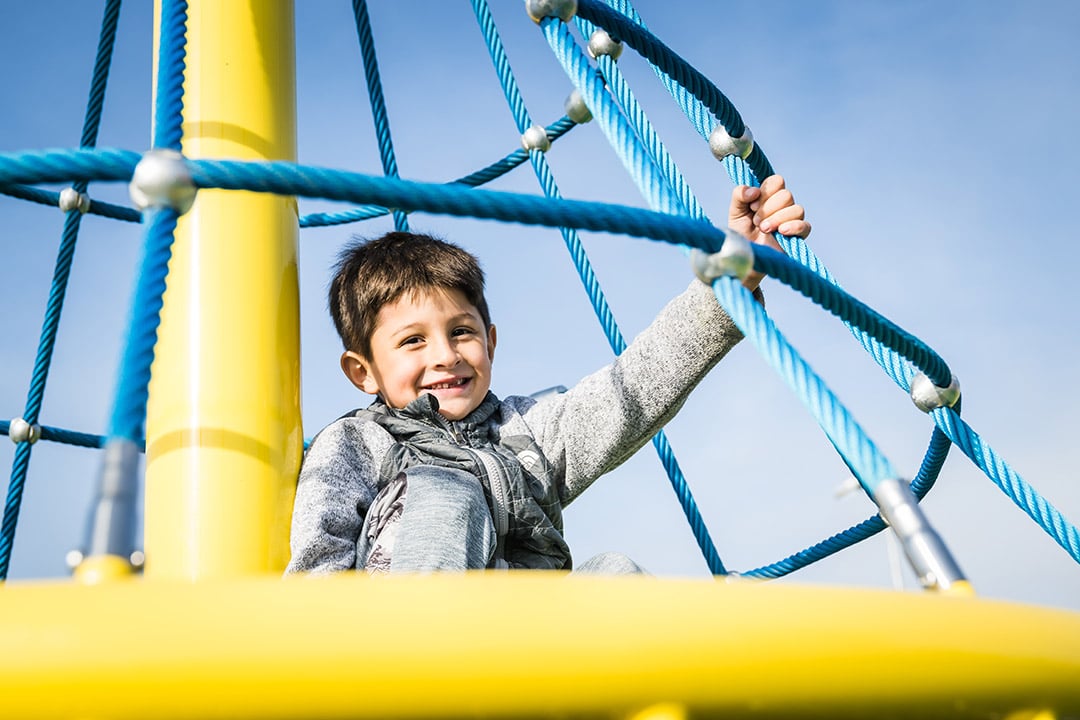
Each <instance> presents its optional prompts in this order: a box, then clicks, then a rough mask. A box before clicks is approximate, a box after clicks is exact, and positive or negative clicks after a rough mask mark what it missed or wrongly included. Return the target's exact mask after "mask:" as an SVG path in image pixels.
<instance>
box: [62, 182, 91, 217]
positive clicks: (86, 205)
mask: <svg viewBox="0 0 1080 720" xmlns="http://www.w3.org/2000/svg"><path fill="white" fill-rule="evenodd" d="M58 205H59V206H60V209H61V210H63V211H64V212H66V213H68V212H71V211H72V210H78V211H79V212H81V213H82V214H83V215H85V214H86V213H88V212H90V196H89V195H87V194H86V193H81V192H77V191H76V190H75V188H70V187H69V188H64V189H63V190H61V191H60V202H59V203H58Z"/></svg>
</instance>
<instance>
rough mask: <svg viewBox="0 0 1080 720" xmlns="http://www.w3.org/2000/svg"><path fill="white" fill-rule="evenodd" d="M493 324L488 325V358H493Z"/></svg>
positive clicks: (494, 338)
mask: <svg viewBox="0 0 1080 720" xmlns="http://www.w3.org/2000/svg"><path fill="white" fill-rule="evenodd" d="M495 340H496V336H495V326H494V325H489V326H488V360H494V359H495Z"/></svg>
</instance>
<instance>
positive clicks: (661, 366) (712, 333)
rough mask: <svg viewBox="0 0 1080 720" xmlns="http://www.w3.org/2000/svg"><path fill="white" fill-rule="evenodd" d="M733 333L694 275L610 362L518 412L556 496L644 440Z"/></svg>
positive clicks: (582, 484) (573, 493)
mask: <svg viewBox="0 0 1080 720" xmlns="http://www.w3.org/2000/svg"><path fill="white" fill-rule="evenodd" d="M741 339H742V333H741V332H740V331H739V329H738V328H737V327H736V326H735V323H734V322H733V321H732V319H731V318H730V317H729V316H728V314H727V313H726V312H724V310H723V308H721V307H720V305H719V303H718V302H717V301H716V297H715V295H713V292H712V289H711V288H710V287H708V286H707V285H705V284H704V283H702V282H700V281H698V280H694V281H692V282H691V284H690V287H689V288H687V289H686V291H685V292H683V293H682V294H681V295H678V296H677V297H675V298H674V299H673V300H672V301H671V302H669V303H668V304H667V306H665V307H664V309H663V310H661V311H660V313H659V314H658V315H657V316H656V319H654V320H653V322H652V324H650V325H649V327H648V328H646V329H645V330H644V331H643V332H642V333H641V334H640V335H639V336H638V337H637V338H635V339H634V341H633V342H632V343H631V344H630V345H629V346H628V347H627V348H626V350H625V351H624V352H623V353H622V354H621V355H620V356H619V357H617V358H616V359H615V360H614V362H612V363H611V364H610V365H608V366H606V367H604V368H601V369H600V370H599V371H597V372H595V373H593V374H591V375H589V376H587V377H585V378H584V379H582V380H581V382H579V383H578V384H577V385H575V386H574V387H573V388H572V389H571V390H568V391H567V392H566V393H563V394H561V395H557V396H553V397H550V398H545V399H544V400H543V401H541V402H538V403H536V404H535V405H533V406H532V407H530V408H529V409H528V410H527V411H526V413H525V416H524V418H523V419H524V420H525V422H526V423H527V424H528V425H529V427H530V428H531V430H532V432H533V434H534V436H535V437H536V439H537V443H538V445H539V446H540V448H541V449H542V450H543V452H544V454H545V457H547V459H548V461H549V462H551V463H552V466H553V469H554V471H555V473H556V477H560V476H561V477H563V478H564V483H565V485H564V488H563V493H564V497H563V503H564V504H566V503H569V502H570V501H571V500H573V499H574V498H575V497H577V496H578V495H580V494H581V492H582V491H584V490H585V488H587V487H588V486H589V485H591V484H592V482H593V481H594V480H596V478H598V477H600V476H601V475H603V474H604V473H606V472H609V471H610V470H613V469H614V468H616V467H617V466H619V465H620V464H621V463H623V462H624V461H626V460H627V459H628V458H629V457H630V456H631V455H633V454H634V453H635V452H637V451H638V450H639V449H640V448H641V446H642V445H644V444H645V443H646V442H648V440H649V439H650V438H651V437H652V436H653V435H655V434H656V433H657V432H658V431H659V430H660V429H661V428H662V427H663V426H664V425H665V424H666V423H667V422H668V421H669V420H671V418H672V417H674V415H675V414H676V413H677V412H678V410H679V409H680V408H681V407H682V405H683V403H684V402H685V401H686V398H687V396H688V395H689V394H690V391H691V390H693V389H694V387H695V386H697V384H698V383H699V382H700V381H701V379H702V378H704V377H705V375H706V374H708V372H709V371H710V370H711V369H712V368H713V367H714V366H715V365H716V364H717V363H718V362H719V361H720V360H721V359H722V358H723V357H724V355H726V354H727V352H728V351H729V350H730V349H731V348H732V347H734V346H735V345H736V343H738V342H739V340H741Z"/></svg>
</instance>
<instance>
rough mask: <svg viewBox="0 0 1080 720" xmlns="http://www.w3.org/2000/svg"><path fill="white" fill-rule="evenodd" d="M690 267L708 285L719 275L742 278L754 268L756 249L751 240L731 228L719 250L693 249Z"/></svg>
mask: <svg viewBox="0 0 1080 720" xmlns="http://www.w3.org/2000/svg"><path fill="white" fill-rule="evenodd" d="M690 267H692V268H693V269H694V274H695V275H697V277H698V280H700V281H701V282H703V283H705V284H706V285H710V286H711V285H712V284H713V281H714V280H716V279H717V278H719V277H737V278H739V279H740V280H742V279H744V278H745V277H746V276H747V275H749V274H750V271H751V270H753V269H754V250H753V247H752V246H751V245H750V241H749V240H747V239H746V238H744V237H743V236H742V235H740V234H739V233H737V232H735V231H734V230H731V229H730V228H729V229H728V231H727V236H726V237H725V238H724V244H723V245H721V246H720V250H719V252H714V253H711V254H710V253H706V252H704V251H702V250H699V249H697V248H694V249H693V250H691V251H690Z"/></svg>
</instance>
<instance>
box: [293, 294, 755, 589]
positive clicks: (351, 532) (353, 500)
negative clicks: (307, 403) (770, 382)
mask: <svg viewBox="0 0 1080 720" xmlns="http://www.w3.org/2000/svg"><path fill="white" fill-rule="evenodd" d="M740 339H742V334H741V333H740V332H739V330H738V328H736V327H735V324H734V322H732V320H731V318H730V317H728V315H727V313H725V312H724V311H723V310H722V309H721V308H720V306H719V305H718V303H717V302H716V298H715V297H714V295H713V293H712V290H711V289H710V288H709V287H708V286H706V285H705V284H703V283H701V282H699V281H696V280H695V281H693V282H692V283H691V285H690V287H689V288H688V289H687V290H686V291H685V292H683V293H682V294H681V295H679V296H677V297H676V298H675V299H673V300H672V301H671V302H669V303H668V304H667V306H666V307H665V308H664V309H663V310H662V311H661V312H660V314H659V315H657V317H656V319H655V320H653V322H652V324H651V325H649V327H648V328H646V329H645V330H644V331H643V332H642V333H641V335H639V336H638V337H637V338H635V340H634V341H633V342H632V343H631V344H630V345H629V346H628V347H627V348H626V350H625V351H624V352H623V353H622V354H621V355H619V356H618V357H617V358H615V360H614V361H613V362H612V363H611V364H610V365H607V366H605V367H604V368H602V369H600V370H598V371H597V372H595V373H593V374H591V375H589V376H587V377H585V378H584V379H582V380H581V381H580V382H579V383H577V385H575V386H574V387H573V388H571V389H570V390H568V391H567V392H565V393H561V394H555V395H547V396H545V397H542V398H541V399H539V400H537V399H534V398H531V397H520V396H510V397H507V398H504V399H502V400H499V399H498V398H496V397H495V396H494V395H493V394H490V393H489V395H488V396H487V398H486V399H485V400H484V401H483V402H482V403H481V405H480V407H478V408H477V409H476V410H474V411H473V413H471V414H470V415H469V416H468V417H466V418H464V419H462V420H459V421H454V422H450V421H447V420H445V419H444V418H442V416H439V415H438V414H437V408H438V405H437V403H432V402H431V400H433V398H431V397H430V396H421V397H420V398H419V399H418V400H417V401H414V402H413V403H410V405H409V406H408V407H407V408H403V409H400V410H391V409H389V408H387V407H386V406H385V405H384V404H382V402H381V401H380V400H376V401H375V403H373V404H372V406H371V407H370V408H368V409H366V410H359V411H354V412H352V413H349V414H348V415H346V416H344V417H342V418H340V419H338V420H336V421H335V422H333V423H331V424H330V425H328V426H327V427H326V428H324V429H323V430H322V431H321V432H320V433H319V434H318V435H317V436H316V437H315V439H314V441H313V442H312V444H311V447H310V448H309V449H308V451H307V454H306V456H305V458H304V463H303V466H302V468H301V470H300V478H299V482H298V485H297V489H296V500H295V504H294V508H293V520H292V538H291V543H292V560H291V562H290V563H289V566H288V568H287V569H286V573H293V572H313V573H327V572H334V571H341V570H350V569H354V568H356V567H357V563H358V562H363V558H358V553H357V544H358V541H359V539H360V534H361V529H362V528H363V526H364V520H365V516H366V515H367V514H368V510H369V508H371V506H372V503H373V502H374V501H375V500H376V497H377V496H378V495H379V493H380V491H381V490H383V489H384V488H386V487H387V484H388V482H389V481H390V480H391V479H392V478H393V477H394V475H395V474H397V473H398V472H400V471H401V470H403V469H405V468H407V467H409V465H410V464H416V463H426V462H432V459H433V458H435V461H436V462H437V463H445V464H447V465H448V466H452V467H460V468H462V469H466V470H469V471H472V472H474V473H476V474H477V475H478V477H479V479H480V481H481V484H483V486H484V490H485V495H486V497H487V498H488V502H489V505H490V507H491V510H492V513H493V517H494V519H495V525H496V527H497V528H499V527H500V522H501V521H502V520H505V521H506V522H505V524H503V526H502V527H501V529H499V530H498V531H499V533H500V538H499V540H500V544H501V548H500V551H501V552H502V553H503V554H504V557H505V560H506V561H507V563H508V564H509V566H510V567H516V568H569V567H570V555H569V550H568V548H566V543H565V540H564V539H563V538H562V512H561V511H562V507H564V506H566V505H567V504H569V503H570V502H571V501H572V500H573V499H574V498H576V497H577V496H578V495H580V494H581V493H582V492H583V491H584V490H585V489H586V488H587V487H589V485H591V484H592V483H593V481H595V480H596V479H597V478H598V477H600V476H601V475H603V474H604V473H606V472H609V471H611V470H613V469H614V468H616V467H617V466H619V465H620V464H621V463H623V462H624V461H626V460H627V459H628V458H629V457H630V456H631V455H633V454H634V453H635V452H637V451H638V450H639V449H640V448H641V447H642V446H643V445H644V444H645V443H646V442H648V441H649V439H650V438H651V437H652V436H653V435H655V434H656V432H657V431H659V430H660V428H662V427H663V426H664V424H665V423H667V422H668V421H669V420H670V419H671V418H672V417H673V416H674V415H675V413H676V412H677V411H678V410H679V408H681V407H682V405H683V403H684V401H685V400H686V397H687V395H688V394H689V393H690V391H691V390H692V389H693V388H694V387H695V386H696V385H697V384H698V383H699V382H700V381H701V379H702V378H703V377H704V376H705V375H706V374H707V373H708V372H709V370H711V369H712V368H713V367H714V366H715V365H716V363H718V362H719V361H720V360H721V359H722V358H723V357H724V355H726V354H727V352H728V351H729V350H730V349H731V348H732V347H734V345H735V344H736V343H737V342H738V341H739V340H740ZM425 398H428V399H425ZM462 447H463V448H465V449H461V448H462ZM492 461H494V462H492ZM493 466H494V468H495V471H494V472H493V473H492V472H485V468H486V469H489V470H490V469H492V468H493ZM493 476H494V479H493ZM500 515H502V516H503V517H502V518H500Z"/></svg>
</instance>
